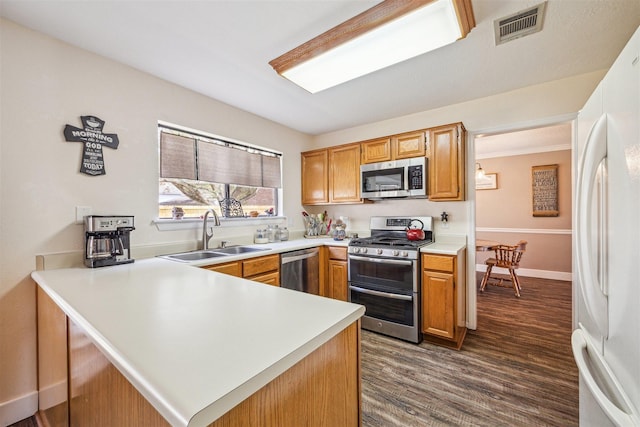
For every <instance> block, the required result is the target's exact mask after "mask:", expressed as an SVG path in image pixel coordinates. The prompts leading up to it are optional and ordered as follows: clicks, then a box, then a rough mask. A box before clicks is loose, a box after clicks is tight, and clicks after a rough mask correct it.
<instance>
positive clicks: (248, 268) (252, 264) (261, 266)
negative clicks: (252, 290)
mask: <svg viewBox="0 0 640 427" xmlns="http://www.w3.org/2000/svg"><path fill="white" fill-rule="evenodd" d="M272 271H276V272H278V271H280V255H277V254H275V255H267V256H261V257H257V258H251V259H248V260H246V261H242V277H246V278H249V277H253V276H256V275H258V274H263V273H268V272H272Z"/></svg>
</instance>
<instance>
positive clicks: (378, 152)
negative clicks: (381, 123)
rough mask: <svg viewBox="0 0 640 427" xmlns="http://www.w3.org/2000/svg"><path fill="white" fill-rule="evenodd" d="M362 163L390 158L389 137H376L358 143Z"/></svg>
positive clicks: (383, 160) (385, 160)
mask: <svg viewBox="0 0 640 427" xmlns="http://www.w3.org/2000/svg"><path fill="white" fill-rule="evenodd" d="M360 150H361V151H362V164H363V165H364V164H367V163H376V162H387V161H389V160H391V138H389V137H387V138H378V139H372V140H371V141H364V142H361V143H360Z"/></svg>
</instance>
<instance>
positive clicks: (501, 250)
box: [494, 240, 527, 267]
mask: <svg viewBox="0 0 640 427" xmlns="http://www.w3.org/2000/svg"><path fill="white" fill-rule="evenodd" d="M494 249H495V251H496V259H497V260H498V264H505V265H506V264H508V265H511V266H512V267H518V265H519V264H520V259H522V254H523V253H524V252H525V251H526V250H527V242H526V241H524V240H520V241H519V242H518V243H516V244H515V245H513V246H510V245H498V246H496V247H495V248H494Z"/></svg>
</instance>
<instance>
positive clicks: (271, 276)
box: [248, 271, 280, 286]
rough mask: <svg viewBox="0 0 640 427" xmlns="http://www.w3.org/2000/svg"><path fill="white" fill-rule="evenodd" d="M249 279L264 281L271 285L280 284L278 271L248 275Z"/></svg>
mask: <svg viewBox="0 0 640 427" xmlns="http://www.w3.org/2000/svg"><path fill="white" fill-rule="evenodd" d="M248 279H249V280H253V281H255V282H260V283H266V284H267V285H271V286H280V272H278V271H272V272H271V273H266V274H259V275H257V276H253V277H248Z"/></svg>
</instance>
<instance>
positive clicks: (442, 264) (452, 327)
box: [421, 254, 466, 348]
mask: <svg viewBox="0 0 640 427" xmlns="http://www.w3.org/2000/svg"><path fill="white" fill-rule="evenodd" d="M459 262H462V263H464V260H458V257H456V256H452V255H433V254H423V255H422V288H421V293H422V297H421V298H422V324H421V330H422V333H423V334H424V339H425V340H427V341H433V342H436V343H441V344H445V345H449V346H453V347H456V348H460V346H462V341H463V340H464V336H465V335H466V327H465V326H464V300H465V289H464V286H462V284H463V283H464V273H463V272H459V269H458V263H459Z"/></svg>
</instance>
